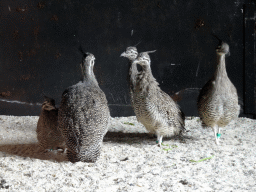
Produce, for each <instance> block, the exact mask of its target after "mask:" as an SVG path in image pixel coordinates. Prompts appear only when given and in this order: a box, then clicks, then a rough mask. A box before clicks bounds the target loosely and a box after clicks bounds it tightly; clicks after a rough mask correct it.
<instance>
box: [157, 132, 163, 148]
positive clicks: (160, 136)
mask: <svg viewBox="0 0 256 192" xmlns="http://www.w3.org/2000/svg"><path fill="white" fill-rule="evenodd" d="M162 139H163V136H162V135H157V145H158V146H159V147H160V148H162Z"/></svg>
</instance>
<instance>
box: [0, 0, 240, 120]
mask: <svg viewBox="0 0 256 192" xmlns="http://www.w3.org/2000/svg"><path fill="white" fill-rule="evenodd" d="M244 1H245V0H244ZM244 1H243V0H241V1H233V0H226V1H223V0H211V1H204V0H188V1H186V0H184V1H180V0H173V1H171V0H130V1H127V0H112V1H103V0H92V1H84V0H80V1H78V0H76V1H75V0H51V1H50V0H49V1H38V0H34V1H30V0H22V1H16V0H12V1H10V0H2V1H1V2H0V14H1V15H0V81H1V83H0V114H2V115H4V114H5V115H39V113H40V103H42V101H43V97H42V95H43V94H46V95H47V96H49V97H52V98H54V99H55V100H56V102H57V104H59V103H60V99H61V94H62V92H63V91H64V89H65V88H67V87H68V86H71V85H73V84H75V83H77V82H78V81H79V80H80V79H81V72H80V65H79V64H80V62H81V60H82V55H81V53H80V52H79V50H78V48H79V46H80V45H81V46H82V48H83V50H84V51H86V52H91V53H93V54H94V55H95V57H96V63H95V70H94V71H95V75H96V77H97V79H98V82H99V84H100V87H101V88H102V90H103V91H104V92H105V94H106V96H107V99H108V102H109V105H110V108H111V115H112V116H128V115H133V111H132V109H131V107H130V101H129V94H128V86H127V82H126V77H127V72H128V61H127V60H126V59H125V58H120V54H121V53H122V52H123V51H125V49H126V47H127V46H132V45H135V44H138V43H139V45H138V46H137V48H138V51H139V52H141V51H148V50H155V49H156V50H157V52H155V53H152V54H151V60H152V63H151V68H152V72H153V75H154V76H155V78H156V79H157V81H158V82H159V83H160V87H161V88H162V89H163V90H164V91H165V92H167V93H168V94H169V95H172V96H173V98H174V99H175V100H177V101H178V102H179V104H180V106H181V108H182V109H183V111H184V112H185V114H186V115H197V110H196V97H197V95H198V92H199V90H200V88H201V87H202V86H203V85H204V84H205V83H206V82H207V80H208V79H209V78H210V77H211V75H212V74H213V72H214V69H215V47H216V45H217V44H218V41H217V40H216V39H215V38H213V37H212V36H211V33H214V34H216V35H218V36H219V37H220V38H221V39H223V40H224V41H226V42H227V43H228V44H229V45H230V52H231V56H230V57H228V58H227V59H226V62H227V64H226V65H227V72H228V75H229V77H230V79H231V81H232V82H233V84H234V85H235V86H236V88H237V90H238V95H239V97H240V101H241V104H242V103H243V99H244V98H243V91H244V90H243V89H244V79H243V77H244V75H243V71H244V69H243V28H244V26H243V6H244V3H245V2H244Z"/></svg>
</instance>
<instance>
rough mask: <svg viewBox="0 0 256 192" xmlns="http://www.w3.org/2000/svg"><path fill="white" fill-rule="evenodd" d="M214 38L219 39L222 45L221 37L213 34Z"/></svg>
mask: <svg viewBox="0 0 256 192" xmlns="http://www.w3.org/2000/svg"><path fill="white" fill-rule="evenodd" d="M211 35H212V36H213V37H215V38H216V39H218V40H219V44H221V43H222V40H221V39H220V38H219V37H217V35H214V34H213V33H212V34H211Z"/></svg>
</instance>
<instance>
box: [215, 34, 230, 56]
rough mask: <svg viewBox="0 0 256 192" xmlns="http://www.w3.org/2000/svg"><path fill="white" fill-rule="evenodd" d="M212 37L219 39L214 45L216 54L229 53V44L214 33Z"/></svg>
mask: <svg viewBox="0 0 256 192" xmlns="http://www.w3.org/2000/svg"><path fill="white" fill-rule="evenodd" d="M213 36H214V37H216V38H217V39H218V40H219V44H218V46H217V47H216V52H217V54H218V55H227V56H229V55H230V52H229V45H228V44H227V43H225V42H223V41H222V40H221V39H219V38H218V37H217V36H216V35H213Z"/></svg>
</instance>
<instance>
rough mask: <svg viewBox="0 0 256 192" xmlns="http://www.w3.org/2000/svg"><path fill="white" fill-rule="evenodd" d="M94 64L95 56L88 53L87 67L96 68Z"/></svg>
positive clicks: (86, 58)
mask: <svg viewBox="0 0 256 192" xmlns="http://www.w3.org/2000/svg"><path fill="white" fill-rule="evenodd" d="M94 63H95V57H94V55H93V54H91V53H88V52H87V53H86V57H85V59H84V64H85V65H87V66H92V67H93V66H94Z"/></svg>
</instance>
